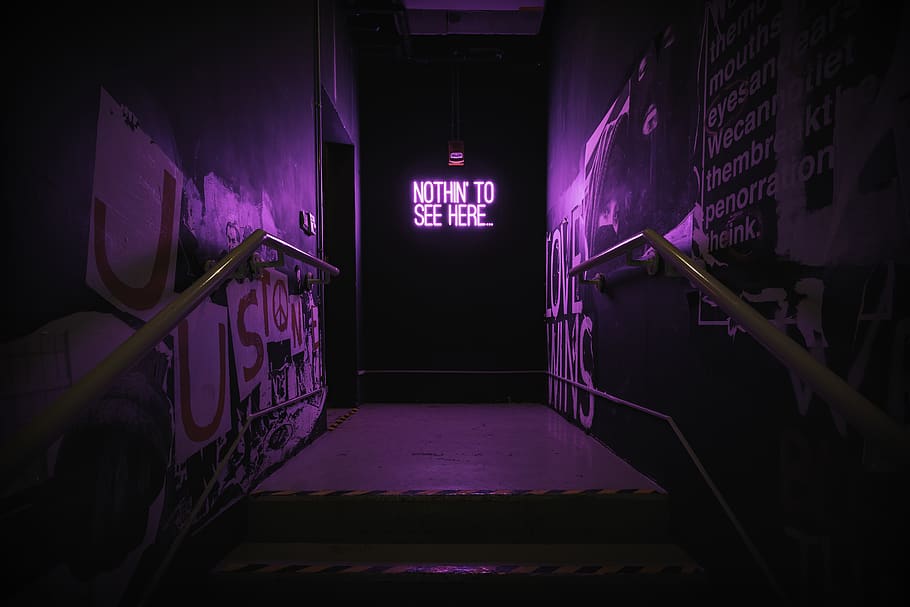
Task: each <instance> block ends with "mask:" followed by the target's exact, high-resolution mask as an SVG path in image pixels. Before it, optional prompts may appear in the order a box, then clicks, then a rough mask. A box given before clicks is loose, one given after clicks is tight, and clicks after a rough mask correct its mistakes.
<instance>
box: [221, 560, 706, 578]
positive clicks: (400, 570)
mask: <svg viewBox="0 0 910 607" xmlns="http://www.w3.org/2000/svg"><path fill="white" fill-rule="evenodd" d="M702 571H703V570H702V568H701V567H699V566H697V565H692V564H686V565H665V564H649V565H642V564H624V563H607V564H600V565H592V564H589V565H542V564H541V565H527V564H522V565H518V564H516V565H493V564H490V565H482V564H474V563H438V564H437V563H433V564H426V563H423V564H393V565H388V564H383V565H376V564H369V563H359V564H356V565H355V564H319V563H287V562H281V563H261V562H257V563H247V562H227V563H223V564H222V565H220V566H219V567H218V568H217V569H216V572H218V573H238V574H246V573H250V574H295V573H299V574H314V573H318V574H323V575H331V574H338V573H360V574H367V575H380V574H381V575H397V574H424V575H490V574H492V575H525V576H548V575H557V576H558V575H584V576H596V575H635V574H640V575H692V574H696V573H701V572H702Z"/></svg>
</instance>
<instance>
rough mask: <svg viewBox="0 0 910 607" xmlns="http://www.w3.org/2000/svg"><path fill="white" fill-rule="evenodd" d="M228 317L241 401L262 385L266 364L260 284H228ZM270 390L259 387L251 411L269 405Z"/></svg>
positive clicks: (263, 314) (249, 282) (265, 377)
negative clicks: (257, 395)
mask: <svg viewBox="0 0 910 607" xmlns="http://www.w3.org/2000/svg"><path fill="white" fill-rule="evenodd" d="M227 300H228V314H229V317H230V325H231V340H232V341H233V344H234V366H235V370H236V372H237V388H238V390H239V392H240V394H239V396H240V400H244V399H246V398H247V397H248V396H249V395H250V393H252V392H253V390H254V389H255V388H256V387H257V386H261V385H264V384H265V381H266V379H267V378H268V365H267V361H266V349H265V321H264V318H265V317H267V310H266V309H265V306H264V302H263V299H262V293H261V288H260V281H258V280H254V281H244V282H243V283H238V282H236V281H233V280H232V281H231V282H229V283H228V286H227ZM270 396H271V391H269V390H265V389H262V388H260V391H259V398H260V402H259V403H257V404H256V405H255V406H254V407H253V410H258V409H260V408H264V407H266V406H268V404H269V403H268V402H263V401H262V399H267V398H269V397H270Z"/></svg>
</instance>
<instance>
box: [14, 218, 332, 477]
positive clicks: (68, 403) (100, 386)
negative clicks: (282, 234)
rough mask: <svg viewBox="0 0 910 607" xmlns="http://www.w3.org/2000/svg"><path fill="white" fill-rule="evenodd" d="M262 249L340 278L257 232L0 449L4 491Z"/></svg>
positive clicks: (318, 262)
mask: <svg viewBox="0 0 910 607" xmlns="http://www.w3.org/2000/svg"><path fill="white" fill-rule="evenodd" d="M261 245H265V246H268V247H270V248H273V249H275V250H277V251H278V252H279V253H282V254H285V255H288V256H290V257H293V258H295V259H298V260H300V261H302V262H304V263H306V264H308V265H311V266H313V267H315V268H318V269H319V270H322V271H323V272H326V273H327V274H329V275H331V276H337V275H338V274H339V269H338V268H336V267H335V266H333V265H331V264H329V263H327V262H325V261H323V260H321V259H318V258H316V257H313V256H312V255H310V254H309V253H306V252H304V251H301V250H300V249H298V248H296V247H294V246H293V245H290V244H288V243H287V242H285V241H283V240H281V239H280V238H277V237H275V236H272V235H271V234H269V233H267V232H265V231H264V230H255V231H254V232H253V233H252V234H250V235H249V236H247V237H246V238H245V239H244V240H243V242H241V243H240V244H239V245H237V247H235V248H234V249H232V250H231V251H230V252H229V253H227V254H226V255H225V256H224V257H222V258H221V259H220V260H218V261H217V262H215V263H214V264H213V265H212V266H211V267H210V268H209V269H208V271H206V273H205V274H203V275H202V276H200V277H199V278H198V279H197V280H196V281H195V282H194V283H193V284H191V285H190V286H189V287H188V288H187V289H185V290H184V291H183V292H182V293H180V294H178V295H177V296H176V297H175V298H174V299H173V300H171V301H170V302H169V303H168V304H167V305H166V306H165V307H164V308H162V309H161V311H160V312H158V313H157V314H155V316H153V317H152V318H151V319H150V320H149V321H148V322H146V323H145V324H144V325H143V326H142V327H140V328H139V329H138V330H137V331H136V332H135V333H134V334H133V335H131V336H130V337H129V338H128V339H126V340H125V341H124V342H123V343H121V344H120V345H119V346H117V348H115V349H114V351H113V352H111V353H110V354H109V355H108V356H107V357H106V358H105V359H104V360H102V361H101V362H100V363H99V364H98V366H96V367H95V368H93V369H92V370H91V371H89V372H88V373H86V374H85V375H84V376H82V377H81V378H80V379H79V380H78V381H76V382H75V383H74V384H73V385H72V386H70V387H69V389H67V390H66V391H65V392H64V393H63V394H61V395H60V396H58V397H57V399H56V400H55V401H54V402H53V403H52V404H51V405H50V407H48V409H46V410H45V411H42V413H41V414H40V415H36V416H34V417H33V418H32V419H31V421H30V422H29V423H28V424H27V425H26V426H25V427H23V428H22V429H21V430H19V431H18V432H17V433H16V435H15V436H14V437H13V438H12V439H11V440H10V441H9V442H8V443H7V444H5V445H2V446H0V487H5V486H6V484H7V482H8V481H10V480H11V479H12V478H14V477H15V474H16V471H17V470H18V469H19V467H20V466H21V465H23V464H24V463H25V462H27V461H28V460H29V459H30V458H32V457H34V456H36V455H37V454H38V453H39V452H40V451H41V450H42V449H47V448H48V447H50V446H51V445H52V444H53V442H54V441H55V440H56V439H57V438H59V437H60V435H62V434H63V432H64V430H65V429H66V428H67V426H68V425H69V424H70V423H71V422H72V421H73V419H75V417H76V416H77V415H78V414H79V412H80V411H81V410H82V409H83V408H84V407H85V406H86V405H88V404H89V403H91V402H93V401H95V400H97V399H98V398H100V397H102V396H103V395H104V393H105V391H106V390H107V389H108V388H109V387H110V385H111V384H112V383H113V382H114V380H115V379H117V377H119V376H120V375H121V374H123V373H124V372H125V371H127V370H128V369H129V368H130V367H132V366H133V365H135V364H136V363H137V362H138V361H139V360H140V359H141V358H142V357H143V356H144V355H145V354H146V353H148V352H149V351H150V350H151V349H152V348H154V347H155V345H156V344H158V343H159V342H160V341H161V340H162V339H164V338H165V337H166V336H167V335H168V334H169V333H170V332H171V331H173V330H174V328H175V327H176V326H177V325H178V324H179V323H180V321H182V320H183V319H184V318H186V317H187V316H188V315H189V314H190V313H191V312H192V311H193V310H195V309H196V307H197V306H198V305H199V304H200V303H202V301H203V300H204V299H205V298H206V297H208V296H209V295H210V294H211V293H212V292H213V291H214V290H215V289H217V288H218V287H219V286H220V285H221V284H222V283H223V282H224V281H225V280H227V279H229V278H231V277H232V275H233V274H234V272H235V270H236V269H237V268H238V267H239V266H240V265H241V264H242V263H243V262H244V261H245V260H247V259H248V258H250V257H251V256H252V255H253V253H255V252H256V250H257V249H258V248H259V247H260V246H261Z"/></svg>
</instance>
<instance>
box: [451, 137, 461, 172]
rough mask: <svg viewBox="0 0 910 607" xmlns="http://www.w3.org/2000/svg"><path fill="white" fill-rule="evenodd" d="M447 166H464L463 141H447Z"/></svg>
mask: <svg viewBox="0 0 910 607" xmlns="http://www.w3.org/2000/svg"><path fill="white" fill-rule="evenodd" d="M449 166H450V167H463V166H464V142H463V141H450V142H449Z"/></svg>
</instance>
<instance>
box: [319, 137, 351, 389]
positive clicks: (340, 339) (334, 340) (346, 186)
mask: <svg viewBox="0 0 910 607" xmlns="http://www.w3.org/2000/svg"><path fill="white" fill-rule="evenodd" d="M322 163H323V164H322V167H323V202H324V205H323V206H324V230H325V234H324V235H323V236H324V242H325V256H326V259H327V260H328V261H329V263H331V264H332V265H335V266H337V267H338V268H340V269H341V274H340V275H339V276H337V277H336V278H333V279H332V281H331V283H330V284H328V285H326V287H325V290H324V293H325V295H324V297H325V304H324V306H325V316H324V318H325V335H326V339H325V344H324V346H323V347H324V356H325V366H326V377H327V382H328V388H329V390H328V395H327V400H326V402H327V404H328V406H330V407H351V406H353V405H355V404H356V403H357V402H358V400H359V398H358V391H357V326H358V322H357V305H356V301H357V300H356V290H357V280H356V276H357V270H356V238H355V234H356V232H355V213H354V146H353V145H347V144H342V143H329V142H326V143H325V144H324V145H323V158H322Z"/></svg>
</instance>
